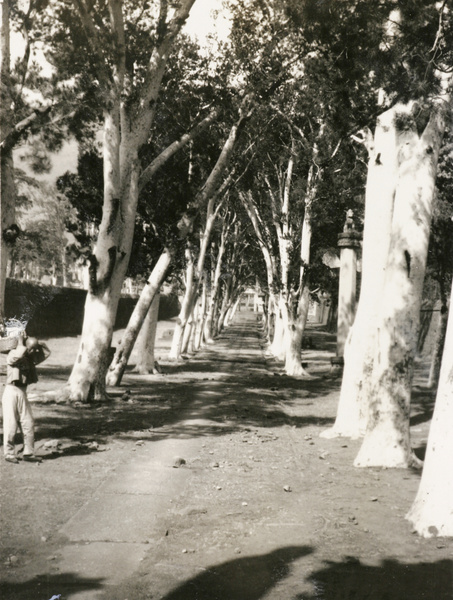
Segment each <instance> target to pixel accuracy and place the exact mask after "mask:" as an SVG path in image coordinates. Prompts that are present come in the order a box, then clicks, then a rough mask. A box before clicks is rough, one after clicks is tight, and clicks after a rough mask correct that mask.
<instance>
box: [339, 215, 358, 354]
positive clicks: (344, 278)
mask: <svg viewBox="0 0 453 600" xmlns="http://www.w3.org/2000/svg"><path fill="white" fill-rule="evenodd" d="M361 239H362V236H361V234H360V233H359V232H358V231H356V229H355V224H354V213H353V211H352V210H348V212H347V213H346V222H345V225H344V228H343V231H342V233H340V234H339V236H338V247H339V248H340V284H339V291H338V329H337V358H338V359H339V360H338V362H339V363H340V364H342V362H343V360H342V359H343V354H344V346H345V342H346V338H347V336H348V332H349V329H350V327H351V325H352V323H353V322H354V317H355V308H356V280H357V253H358V249H359V248H360V247H361Z"/></svg>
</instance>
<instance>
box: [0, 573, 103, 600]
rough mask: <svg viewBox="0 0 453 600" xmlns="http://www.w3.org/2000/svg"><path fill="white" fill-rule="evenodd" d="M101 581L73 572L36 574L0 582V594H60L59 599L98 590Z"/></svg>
mask: <svg viewBox="0 0 453 600" xmlns="http://www.w3.org/2000/svg"><path fill="white" fill-rule="evenodd" d="M102 582H103V580H102V579H94V578H87V577H79V576H78V575H76V574H75V573H55V574H54V575H47V574H46V575H38V576H36V577H34V578H33V579H29V580H28V581H21V582H18V583H4V584H0V596H1V597H2V598H4V600H31V599H32V598H36V600H50V599H51V598H52V597H54V596H56V597H59V596H60V595H61V600H66V598H70V597H71V595H72V594H76V593H80V592H89V591H93V590H99V591H100V590H102V588H103V583H102Z"/></svg>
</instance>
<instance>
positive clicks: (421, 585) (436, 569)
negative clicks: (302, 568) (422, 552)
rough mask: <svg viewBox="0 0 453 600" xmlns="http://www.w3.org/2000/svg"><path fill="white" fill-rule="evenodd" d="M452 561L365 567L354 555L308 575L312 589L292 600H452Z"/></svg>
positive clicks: (390, 562)
mask: <svg viewBox="0 0 453 600" xmlns="http://www.w3.org/2000/svg"><path fill="white" fill-rule="evenodd" d="M452 572H453V561H451V560H441V561H438V562H435V563H424V562H421V563H414V564H408V563H401V562H398V561H396V560H389V559H387V560H383V561H382V563H381V564H380V565H379V566H376V567H374V566H365V565H362V564H360V562H359V561H358V560H354V559H353V558H352V559H351V560H349V561H346V562H338V563H334V562H330V563H327V564H326V567H325V568H324V569H321V570H319V571H316V572H315V573H313V574H312V575H310V577H309V581H310V582H311V583H312V584H313V587H314V589H315V592H314V593H312V594H311V595H307V594H300V595H298V596H296V598H295V599H294V600H315V599H316V600H352V599H357V600H451V598H453V578H452Z"/></svg>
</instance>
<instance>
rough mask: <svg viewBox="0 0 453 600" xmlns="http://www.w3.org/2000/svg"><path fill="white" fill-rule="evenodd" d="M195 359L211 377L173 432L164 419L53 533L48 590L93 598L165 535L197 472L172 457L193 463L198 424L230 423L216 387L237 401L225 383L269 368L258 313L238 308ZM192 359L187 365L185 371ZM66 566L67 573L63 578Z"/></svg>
mask: <svg viewBox="0 0 453 600" xmlns="http://www.w3.org/2000/svg"><path fill="white" fill-rule="evenodd" d="M192 360H193V361H194V362H195V363H198V364H201V365H204V367H203V370H204V369H205V366H206V363H208V364H209V366H210V370H211V372H212V373H213V374H214V373H216V374H217V376H216V377H215V382H213V381H211V378H210V377H207V378H204V379H208V380H210V381H206V383H205V385H204V386H203V389H200V387H199V386H198V387H197V388H196V389H194V391H193V393H191V394H190V395H191V398H190V401H189V403H188V406H187V407H186V408H184V409H183V410H182V412H181V413H180V414H179V415H178V421H177V426H175V427H174V428H173V429H174V434H172V432H171V429H172V427H171V426H168V427H167V434H166V435H165V436H162V439H160V440H158V441H154V442H153V443H152V444H146V445H145V446H144V447H143V448H140V452H137V453H136V454H134V455H133V458H132V459H131V460H129V461H128V462H127V463H124V464H122V465H120V466H119V467H118V468H116V469H115V471H114V472H112V473H111V474H110V476H108V478H107V479H105V480H104V481H102V483H101V484H100V485H99V487H98V488H97V489H96V491H95V493H94V494H93V496H92V497H91V498H90V499H89V500H88V501H87V502H86V503H85V505H84V506H82V507H81V508H80V509H79V510H78V511H77V512H76V513H75V514H73V515H72V517H71V518H70V519H69V520H68V521H67V522H66V523H65V524H64V525H63V526H62V527H61V528H60V530H59V532H58V533H59V535H60V536H62V537H63V539H65V540H66V543H65V545H64V546H63V547H62V549H61V552H60V553H59V555H58V567H59V572H60V573H61V575H62V577H61V578H60V583H61V585H62V587H63V588H64V589H55V590H52V592H53V593H54V594H59V593H62V594H63V597H64V598H70V599H71V600H91V599H95V598H97V597H98V596H99V593H100V592H101V591H104V592H105V591H106V590H108V589H109V588H110V586H115V585H116V584H119V583H120V582H121V581H122V580H123V579H125V578H130V577H131V574H133V573H134V571H135V570H136V569H137V568H138V567H139V565H140V563H141V562H142V561H143V560H144V559H145V557H146V554H147V552H148V551H149V549H150V545H154V544H156V543H157V542H158V541H159V540H160V539H161V538H162V537H163V536H165V534H166V530H165V528H166V526H167V520H166V519H165V517H166V515H167V514H168V512H169V510H170V509H171V508H172V503H173V502H174V501H175V499H177V498H178V497H183V496H184V494H185V492H186V490H187V489H188V487H189V486H190V483H191V479H193V478H195V477H197V471H196V470H193V469H191V468H187V467H186V466H185V465H183V466H182V467H181V468H175V460H176V459H177V457H181V458H184V460H185V461H186V463H190V462H191V460H192V459H193V458H194V457H196V456H197V455H198V454H199V453H200V451H201V450H202V446H203V443H204V440H205V437H204V436H199V435H197V430H198V429H201V430H203V432H204V433H206V432H209V431H211V432H212V433H213V432H214V430H215V429H216V428H220V429H222V428H228V427H229V426H230V425H231V423H229V422H228V421H227V422H225V421H223V419H222V418H221V415H220V418H219V415H218V414H217V413H218V409H217V406H218V405H217V402H216V401H215V398H216V397H217V396H218V394H219V389H220V390H222V388H223V389H224V393H225V394H228V395H229V398H230V400H231V402H233V403H239V404H240V403H241V402H242V401H244V398H241V397H235V393H234V391H231V390H230V389H229V386H230V385H231V383H232V382H234V381H235V380H236V379H238V378H240V379H241V380H244V381H248V382H249V383H250V385H253V382H258V383H259V381H260V380H261V378H262V376H263V375H264V374H268V367H267V363H266V359H265V356H264V346H263V342H262V340H261V336H260V333H259V326H258V323H257V317H256V314H253V313H246V314H245V315H243V314H242V315H239V318H238V319H237V321H236V323H235V324H233V325H232V326H231V327H230V328H229V329H227V330H226V331H225V332H224V333H223V334H222V335H221V336H220V337H219V338H218V339H217V340H216V342H215V344H213V345H211V346H209V347H207V348H205V349H203V350H201V351H200V352H199V353H198V354H197V356H196V357H195V358H194V359H192ZM191 362H192V361H190V362H187V363H185V364H184V367H187V370H188V371H191V368H192V366H193V365H191V364H190V363H191ZM195 368H196V366H195ZM205 375H206V373H205ZM151 385H152V384H151ZM240 389H241V387H239V388H238V390H240ZM213 398H214V401H213ZM243 408H244V410H247V407H243ZM65 573H67V574H70V577H68V581H67V582H66V585H65V583H64V574H65ZM87 581H88V582H89V581H92V582H93V584H94V585H93V589H91V590H90V589H86V588H87ZM78 582H80V584H81V587H82V589H81V590H78ZM88 587H89V585H88ZM106 597H108V592H106ZM5 600H6V599H5ZM43 600H45V599H43ZM125 600H126V599H125ZM129 600H132V599H129Z"/></svg>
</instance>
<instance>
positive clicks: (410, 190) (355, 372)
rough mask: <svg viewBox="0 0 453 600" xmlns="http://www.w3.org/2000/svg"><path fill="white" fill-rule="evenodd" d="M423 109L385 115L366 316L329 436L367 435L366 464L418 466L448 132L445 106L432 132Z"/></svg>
mask: <svg viewBox="0 0 453 600" xmlns="http://www.w3.org/2000/svg"><path fill="white" fill-rule="evenodd" d="M419 110H420V107H418V106H417V105H416V104H415V103H410V104H407V105H397V106H395V107H393V108H392V109H391V110H389V111H387V112H386V113H384V114H383V115H382V116H381V117H380V118H379V120H378V125H377V129H376V135H375V139H374V143H372V144H370V165H369V175H368V182H367V198H366V212H365V232H364V233H365V235H364V249H363V279H362V290H361V296H360V303H359V310H358V312H357V317H356V321H355V323H354V326H353V329H352V331H351V335H350V338H349V341H348V344H347V349H346V353H345V362H346V364H345V372H344V376H343V385H342V390H341V396H340V403H339V408H338V415H337V420H336V423H335V425H334V428H333V430H332V431H328V432H325V433H324V435H325V436H326V437H328V436H332V435H351V436H352V437H359V436H360V435H363V434H365V436H364V440H363V443H362V446H361V448H360V451H359V454H358V456H357V458H356V460H355V463H354V464H355V465H356V466H359V467H364V466H383V467H408V466H411V465H414V464H417V463H418V460H417V459H416V457H415V456H414V455H413V453H412V450H411V445H410V432H409V414H410V398H411V386H412V376H413V366H414V359H415V354H416V349H417V340H418V333H419V323H420V309H421V298H422V290H423V280H424V275H425V270H426V260H427V252H428V241H429V233H430V225H431V216H432V211H433V202H434V197H435V178H436V171H437V160H438V155H439V150H440V145H441V140H442V137H443V131H444V127H445V113H444V110H442V107H441V108H440V109H439V107H434V108H433V109H432V110H431V111H430V114H429V118H426V120H425V122H424V124H423V127H422V128H421V127H420V121H418V122H416V121H415V115H416V112H417V111H419ZM378 182H379V185H377V183H378ZM376 189H378V190H379V192H380V193H379V199H378V198H377V197H376V196H375V193H376V192H375V190H376ZM379 217H380V219H381V223H382V228H380V229H379V228H378V227H377V226H376V222H377V221H376V220H377V219H378V218H379ZM376 231H380V233H381V234H382V235H381V236H377V235H376ZM371 257H374V261H375V262H374V264H373V261H372V260H371ZM362 339H364V341H362Z"/></svg>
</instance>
